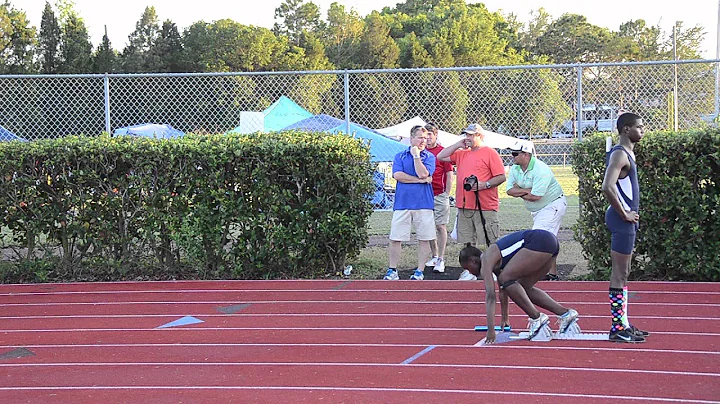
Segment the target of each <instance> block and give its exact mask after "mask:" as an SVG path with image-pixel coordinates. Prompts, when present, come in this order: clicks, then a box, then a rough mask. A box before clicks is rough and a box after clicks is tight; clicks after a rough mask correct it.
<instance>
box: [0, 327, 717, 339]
mask: <svg viewBox="0 0 720 404" xmlns="http://www.w3.org/2000/svg"><path fill="white" fill-rule="evenodd" d="M136 331H141V332H148V331H152V332H181V331H182V332H187V331H193V332H198V331H422V332H437V331H442V332H463V333H466V332H468V331H471V329H470V328H443V327H202V326H197V327H194V326H193V327H169V328H162V329H158V328H155V327H153V328H51V329H14V330H2V331H0V332H1V333H6V334H8V333H34V332H37V333H55V332H57V333H71V332H136ZM583 332H586V333H602V332H606V331H602V330H584V331H583ZM652 334H653V335H678V336H679V335H682V336H686V337H698V336H700V337H715V336H720V333H712V332H681V331H654V330H653V332H652Z"/></svg>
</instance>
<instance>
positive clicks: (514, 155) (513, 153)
mask: <svg viewBox="0 0 720 404" xmlns="http://www.w3.org/2000/svg"><path fill="white" fill-rule="evenodd" d="M520 153H522V152H519V151H514V152H512V153H510V154H512V156H513V157H517V156H519V155H520Z"/></svg>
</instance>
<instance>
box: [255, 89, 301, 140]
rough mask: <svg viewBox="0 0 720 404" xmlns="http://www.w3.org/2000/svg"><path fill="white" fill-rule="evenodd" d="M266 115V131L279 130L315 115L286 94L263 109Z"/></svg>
mask: <svg viewBox="0 0 720 404" xmlns="http://www.w3.org/2000/svg"><path fill="white" fill-rule="evenodd" d="M263 115H265V131H266V132H277V131H279V130H282V129H283V128H285V127H287V126H289V125H292V124H294V123H296V122H298V121H302V120H303V119H306V118H310V117H312V116H313V114H312V113H310V112H309V111H307V110H305V109H304V108H303V107H301V106H299V105H298V104H296V103H295V101H293V100H291V99H290V98H288V97H286V96H284V95H283V96H282V97H280V98H278V100H277V101H275V103H273V104H272V105H271V106H269V107H267V109H266V110H264V111H263Z"/></svg>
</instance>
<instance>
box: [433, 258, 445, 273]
mask: <svg viewBox="0 0 720 404" xmlns="http://www.w3.org/2000/svg"><path fill="white" fill-rule="evenodd" d="M433 272H438V273H441V274H442V273H444V272H445V260H444V259H442V258H438V259H437V264H435V267H434V268H433Z"/></svg>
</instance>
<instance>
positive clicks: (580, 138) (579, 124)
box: [575, 66, 583, 140]
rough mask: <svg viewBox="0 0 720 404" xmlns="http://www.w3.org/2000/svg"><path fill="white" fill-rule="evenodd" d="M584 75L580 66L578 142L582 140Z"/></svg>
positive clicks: (578, 73) (578, 76) (577, 117)
mask: <svg viewBox="0 0 720 404" xmlns="http://www.w3.org/2000/svg"><path fill="white" fill-rule="evenodd" d="M582 75H583V68H582V66H578V68H577V113H576V116H575V119H576V120H577V136H578V140H582V132H583V127H582V119H583V113H582V108H583V96H582Z"/></svg>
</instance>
